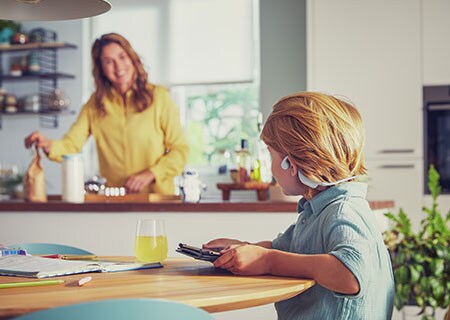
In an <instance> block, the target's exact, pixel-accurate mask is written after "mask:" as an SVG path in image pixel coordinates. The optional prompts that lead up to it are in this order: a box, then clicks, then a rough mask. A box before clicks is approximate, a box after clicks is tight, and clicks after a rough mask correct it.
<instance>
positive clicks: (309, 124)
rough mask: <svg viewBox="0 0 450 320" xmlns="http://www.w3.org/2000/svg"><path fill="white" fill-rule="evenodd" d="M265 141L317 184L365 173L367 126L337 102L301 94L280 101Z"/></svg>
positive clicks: (323, 96) (263, 136)
mask: <svg viewBox="0 0 450 320" xmlns="http://www.w3.org/2000/svg"><path fill="white" fill-rule="evenodd" d="M261 139H262V140H263V141H264V142H265V143H266V144H267V145H268V146H270V147H271V148H272V149H273V150H275V151H276V152H278V153H279V154H280V155H281V156H282V157H284V156H286V155H289V157H290V159H291V160H292V161H293V162H294V163H295V164H296V165H297V166H298V167H299V168H300V170H301V172H302V173H303V174H304V175H305V176H306V177H308V178H309V179H311V180H313V181H318V182H335V181H338V180H341V179H345V178H348V177H351V176H357V175H363V174H365V173H366V168H365V166H364V155H363V147H364V140H365V138H364V125H363V122H362V118H361V115H360V114H359V112H358V110H356V108H355V107H354V106H352V105H351V104H349V103H347V102H344V101H342V100H340V99H338V98H336V97H333V96H329V95H326V94H323V93H318V92H299V93H295V94H292V95H289V96H286V97H284V98H281V99H280V100H279V101H278V102H277V103H276V104H275V105H274V106H273V111H272V113H271V114H270V116H269V118H268V119H267V121H266V124H265V125H264V128H263V130H262V133H261Z"/></svg>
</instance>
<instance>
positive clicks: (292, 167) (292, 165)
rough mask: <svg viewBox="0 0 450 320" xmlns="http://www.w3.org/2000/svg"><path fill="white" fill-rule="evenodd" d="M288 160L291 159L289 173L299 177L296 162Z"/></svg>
mask: <svg viewBox="0 0 450 320" xmlns="http://www.w3.org/2000/svg"><path fill="white" fill-rule="evenodd" d="M288 159H289V163H290V166H289V172H290V174H291V176H297V174H298V169H297V165H296V164H295V163H294V162H292V161H291V159H290V158H288Z"/></svg>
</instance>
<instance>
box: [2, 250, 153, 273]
mask: <svg viewBox="0 0 450 320" xmlns="http://www.w3.org/2000/svg"><path fill="white" fill-rule="evenodd" d="M161 267H162V265H161V264H160V263H158V262H157V263H145V264H143V263H135V262H119V261H117V262H116V261H73V260H60V259H47V258H42V257H36V256H22V255H14V256H4V257H0V275H6V276H18V277H29V278H46V277H56V276H62V275H67V274H76V273H86V272H113V271H126V270H136V269H148V268H161Z"/></svg>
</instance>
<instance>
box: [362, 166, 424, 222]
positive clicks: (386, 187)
mask: <svg viewBox="0 0 450 320" xmlns="http://www.w3.org/2000/svg"><path fill="white" fill-rule="evenodd" d="M366 166H367V168H368V170H369V174H368V179H369V180H368V185H369V187H368V192H367V198H368V199H369V200H375V199H378V200H379V199H383V200H394V201H395V211H394V213H398V210H399V209H400V208H402V209H403V210H404V211H405V213H406V214H407V215H408V216H409V217H410V218H411V222H412V223H413V226H414V227H418V226H419V223H420V221H421V220H422V219H423V218H424V214H423V212H422V209H421V208H422V205H423V201H422V198H423V197H422V195H423V187H424V186H423V183H422V181H423V179H422V175H423V164H422V161H420V160H369V161H366Z"/></svg>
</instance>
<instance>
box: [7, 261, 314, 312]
mask: <svg viewBox="0 0 450 320" xmlns="http://www.w3.org/2000/svg"><path fill="white" fill-rule="evenodd" d="M104 258H105V257H100V259H104ZM108 258H112V259H114V260H130V259H131V258H129V257H128V258H126V257H108ZM88 275H89V276H91V277H92V278H93V279H92V281H90V282H89V284H87V285H85V286H82V287H80V286H78V284H77V281H78V280H79V279H81V278H83V277H86V276H87V274H78V275H70V276H63V277H55V278H51V279H63V280H65V283H63V284H57V285H48V286H39V287H37V286H36V287H22V288H9V289H0V319H7V318H11V317H15V316H18V315H21V314H25V313H29V312H33V311H37V310H41V309H47V308H52V307H57V306H62V305H67V304H74V303H80V302H87V301H95V300H104V299H117V298H158V299H168V300H175V301H179V302H182V303H186V304H190V305H193V306H196V307H199V308H202V309H204V310H206V311H208V312H221V311H228V310H235V309H242V308H249V307H254V306H259V305H263V304H269V303H274V302H277V301H282V300H285V299H289V298H291V297H293V296H296V295H298V294H300V293H301V292H303V291H305V290H307V289H308V288H310V287H311V286H313V285H314V281H313V280H308V279H298V278H288V277H277V276H235V275H232V274H231V273H229V272H227V271H225V270H221V269H216V268H214V267H213V266H212V264H211V263H209V262H203V261H197V260H194V259H171V258H169V259H167V260H166V261H165V262H164V268H159V269H146V270H135V271H126V272H112V273H89V274H88ZM18 281H38V280H37V279H36V280H34V279H29V278H19V277H7V276H0V283H7V282H18Z"/></svg>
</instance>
